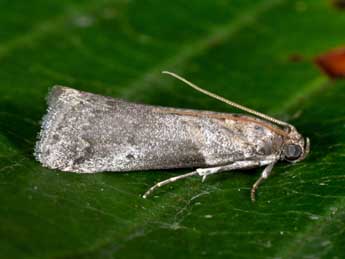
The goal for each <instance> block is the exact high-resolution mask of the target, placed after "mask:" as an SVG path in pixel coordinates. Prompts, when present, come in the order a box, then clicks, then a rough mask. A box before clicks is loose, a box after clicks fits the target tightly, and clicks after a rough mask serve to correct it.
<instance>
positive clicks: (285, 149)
mask: <svg viewBox="0 0 345 259" xmlns="http://www.w3.org/2000/svg"><path fill="white" fill-rule="evenodd" d="M163 73H165V74H168V75H170V76H172V77H175V78H176V79H179V80H181V81H182V82H184V83H186V84H187V85H189V86H190V87H192V88H194V89H195V90H197V91H199V92H201V93H204V94H206V95H208V96H210V97H213V98H215V99H217V100H219V101H222V102H224V103H226V104H228V105H230V106H233V107H236V108H238V109H240V110H242V111H245V112H247V113H249V114H251V115H241V114H231V113H219V112H212V111H202V110H192V109H177V108H169V107H162V106H151V105H146V104H139V103H133V102H128V101H125V100H122V99H114V98H111V97H106V96H101V95H97V94H92V93H87V92H83V91H79V90H75V89H72V88H68V87H63V86H55V87H53V89H52V90H51V92H50V94H49V95H48V112H47V114H46V115H45V116H44V118H43V122H42V129H41V131H40V134H39V140H38V141H37V143H36V148H35V152H34V155H35V157H36V159H37V160H38V161H39V162H41V163H42V165H43V166H44V167H48V168H51V169H58V170H61V171H67V172H76V173H96V172H104V171H115V172H126V171H140V170H154V169H171V168H196V169H195V170H194V171H192V172H190V173H186V174H182V175H179V176H175V177H171V178H169V179H167V180H165V181H162V182H159V183H157V184H155V185H154V186H152V187H151V188H150V189H149V190H148V191H147V192H146V193H145V194H144V195H143V198H146V197H147V196H148V195H150V194H151V193H152V192H153V191H154V190H155V189H157V188H158V187H161V186H164V185H166V184H169V183H172V182H175V181H177V180H180V179H183V178H187V177H190V176H201V177H202V181H204V180H205V179H206V178H207V177H208V176H210V175H213V174H217V173H220V172H225V171H233V170H237V169H251V168H256V167H264V170H263V171H262V173H261V175H260V177H259V178H258V179H257V181H256V182H255V183H254V185H253V186H252V189H251V199H252V200H253V201H255V193H256V190H257V188H258V186H259V185H260V184H261V182H262V181H264V180H265V179H267V178H268V177H269V175H270V174H271V172H272V169H273V167H274V165H275V164H276V163H277V162H278V161H280V160H285V161H288V162H291V163H296V162H299V161H301V160H303V159H304V158H305V157H306V156H307V155H308V153H309V150H310V141H309V138H304V137H303V136H302V135H301V134H300V133H298V132H297V130H296V129H295V127H294V126H292V125H290V124H288V123H286V122H283V121H280V120H277V119H275V118H272V117H270V116H268V115H265V114H262V113H260V112H257V111H255V110H252V109H249V108H247V107H244V106H242V105H240V104H237V103H235V102H232V101H229V100H227V99H225V98H223V97H220V96H218V95H216V94H214V93H211V92H208V91H206V90H204V89H202V88H200V87H198V86H197V85H195V84H193V83H191V82H190V81H188V80H186V79H184V78H182V77H180V76H178V75H177V74H174V73H172V72H167V71H164V72H163Z"/></svg>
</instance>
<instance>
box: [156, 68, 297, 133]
mask: <svg viewBox="0 0 345 259" xmlns="http://www.w3.org/2000/svg"><path fill="white" fill-rule="evenodd" d="M162 73H163V74H167V75H170V76H172V77H175V78H177V79H178V80H180V81H182V82H184V83H185V84H187V85H189V86H190V87H192V88H194V89H195V90H197V91H198V92H201V93H203V94H205V95H208V96H210V97H212V98H214V99H217V100H218V101H221V102H223V103H226V104H228V105H230V106H233V107H235V108H237V109H240V110H242V111H245V112H248V113H250V114H253V115H255V116H257V117H260V118H262V119H265V120H267V121H271V122H273V123H275V124H278V125H281V126H284V127H289V128H291V127H292V126H291V125H290V124H288V123H286V122H284V121H280V120H277V119H275V118H273V117H271V116H268V115H266V114H263V113H261V112H258V111H255V110H253V109H250V108H248V107H245V106H243V105H241V104H238V103H235V102H233V101H230V100H228V99H226V98H224V97H221V96H219V95H217V94H214V93H211V92H209V91H207V90H205V89H202V88H201V87H199V86H197V85H195V84H193V83H192V82H190V81H188V80H187V79H185V78H183V77H181V76H179V75H177V74H175V73H172V72H169V71H162Z"/></svg>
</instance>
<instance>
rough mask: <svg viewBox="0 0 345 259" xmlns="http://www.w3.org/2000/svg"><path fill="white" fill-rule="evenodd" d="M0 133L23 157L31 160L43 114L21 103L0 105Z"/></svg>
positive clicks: (4, 102)
mask: <svg viewBox="0 0 345 259" xmlns="http://www.w3.org/2000/svg"><path fill="white" fill-rule="evenodd" d="M0 110H1V111H2V112H0V122H1V123H0V131H1V133H2V134H3V136H5V137H6V138H7V139H8V140H9V142H10V143H12V144H13V146H15V147H16V149H17V151H19V152H20V153H22V154H23V155H24V156H25V157H27V158H29V159H33V158H34V156H33V151H34V147H35V142H36V138H37V135H38V133H39V130H40V120H41V116H43V114H40V112H39V111H38V110H37V109H35V108H34V106H33V105H29V103H28V102H23V103H21V104H20V105H17V104H15V103H13V102H6V101H3V102H1V103H0Z"/></svg>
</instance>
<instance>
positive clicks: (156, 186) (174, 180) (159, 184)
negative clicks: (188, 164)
mask: <svg viewBox="0 0 345 259" xmlns="http://www.w3.org/2000/svg"><path fill="white" fill-rule="evenodd" d="M197 174H198V172H197V171H193V172H190V173H187V174H183V175H178V176H175V177H171V178H168V179H166V180H164V181H161V182H159V183H156V184H155V185H153V186H152V187H151V188H150V189H148V190H147V191H146V192H145V193H144V195H143V198H144V199H146V198H147V196H149V195H150V194H151V193H152V192H153V191H154V190H156V189H157V188H159V187H162V186H164V185H167V184H169V183H173V182H176V181H177V180H180V179H183V178H187V177H190V176H193V175H197Z"/></svg>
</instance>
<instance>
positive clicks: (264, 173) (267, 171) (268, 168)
mask: <svg viewBox="0 0 345 259" xmlns="http://www.w3.org/2000/svg"><path fill="white" fill-rule="evenodd" d="M275 163H276V161H274V162H272V163H270V164H269V165H268V166H266V167H265V169H264V170H263V171H262V173H261V175H260V177H259V179H257V180H256V182H255V183H254V184H253V187H252V190H251V192H250V198H251V199H252V202H255V193H256V190H257V189H258V187H259V185H260V184H261V183H262V182H263V181H264V180H266V179H267V178H268V177H269V176H270V174H271V172H272V169H273V166H274V165H275Z"/></svg>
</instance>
